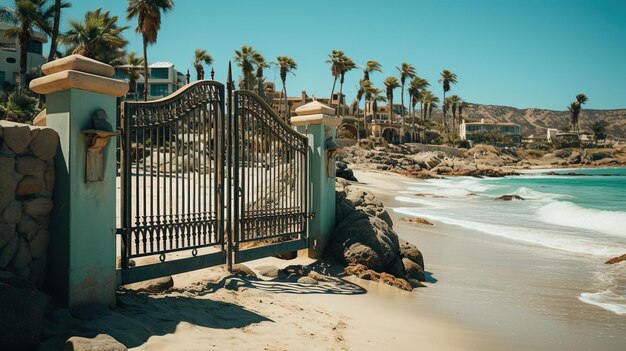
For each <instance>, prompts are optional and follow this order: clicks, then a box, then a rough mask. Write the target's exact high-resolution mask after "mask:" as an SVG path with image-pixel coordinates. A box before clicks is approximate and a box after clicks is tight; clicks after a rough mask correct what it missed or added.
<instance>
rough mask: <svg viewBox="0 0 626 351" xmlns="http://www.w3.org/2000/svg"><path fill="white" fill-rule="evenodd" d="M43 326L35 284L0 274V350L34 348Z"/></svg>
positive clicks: (41, 311)
mask: <svg viewBox="0 0 626 351" xmlns="http://www.w3.org/2000/svg"><path fill="white" fill-rule="evenodd" d="M42 328H43V310H42V308H41V304H40V301H39V297H38V292H37V289H35V287H34V285H32V284H30V283H28V282H26V281H24V280H21V279H18V278H15V277H0V350H35V349H36V348H37V345H39V339H40V337H41V332H42Z"/></svg>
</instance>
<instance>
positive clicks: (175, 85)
mask: <svg viewBox="0 0 626 351" xmlns="http://www.w3.org/2000/svg"><path fill="white" fill-rule="evenodd" d="M122 68H124V67H120V68H119V69H117V70H116V73H115V78H117V79H125V80H128V76H127V75H126V72H125V71H124V70H123V69H122ZM137 69H138V70H139V71H140V72H141V73H142V75H141V77H140V78H139V79H138V80H137V88H136V91H137V93H136V94H135V93H130V92H129V93H128V95H127V96H126V98H127V99H130V100H143V93H144V84H145V79H144V78H143V66H141V67H137ZM148 74H149V79H148V100H156V99H160V98H162V97H165V96H168V95H170V94H172V93H174V92H175V91H176V90H178V89H180V88H181V87H182V86H183V85H185V83H186V81H187V80H186V78H185V75H184V74H183V73H182V72H179V71H177V70H176V68H175V67H174V64H173V63H170V62H155V63H152V64H150V65H148ZM131 90H133V89H131Z"/></svg>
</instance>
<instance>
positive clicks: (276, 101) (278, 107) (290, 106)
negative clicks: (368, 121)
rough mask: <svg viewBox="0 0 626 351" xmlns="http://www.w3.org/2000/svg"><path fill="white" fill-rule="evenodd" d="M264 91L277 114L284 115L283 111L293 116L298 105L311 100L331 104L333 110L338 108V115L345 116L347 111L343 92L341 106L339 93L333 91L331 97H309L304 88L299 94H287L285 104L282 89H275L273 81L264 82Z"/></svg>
mask: <svg viewBox="0 0 626 351" xmlns="http://www.w3.org/2000/svg"><path fill="white" fill-rule="evenodd" d="M263 89H264V93H265V96H266V97H267V99H268V101H269V102H270V106H272V109H274V111H276V112H277V113H278V115H279V116H283V115H285V112H288V113H287V115H288V116H294V115H295V111H296V109H297V108H298V107H300V106H302V105H304V104H307V103H309V102H311V101H314V100H315V101H319V102H320V103H322V104H324V105H327V106H331V107H332V108H334V109H335V110H337V109H339V111H338V112H339V115H340V116H345V115H347V114H348V112H349V108H348V105H346V96H345V94H343V98H342V99H341V107H338V106H339V93H338V92H337V93H333V98H332V99H330V101H329V99H328V98H315V97H309V95H308V94H307V92H306V90H302V92H301V93H300V96H287V106H285V98H284V97H283V93H282V91H277V90H276V88H275V86H274V83H271V82H267V83H265V84H264V88H263Z"/></svg>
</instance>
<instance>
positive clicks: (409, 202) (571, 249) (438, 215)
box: [394, 168, 626, 315]
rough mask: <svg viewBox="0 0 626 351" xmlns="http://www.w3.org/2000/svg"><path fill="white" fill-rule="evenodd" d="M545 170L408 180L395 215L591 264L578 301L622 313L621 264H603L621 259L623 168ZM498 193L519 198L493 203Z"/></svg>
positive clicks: (625, 267) (625, 307) (624, 277)
mask: <svg viewBox="0 0 626 351" xmlns="http://www.w3.org/2000/svg"><path fill="white" fill-rule="evenodd" d="M546 172H547V171H545V170H542V171H533V172H528V173H524V174H523V175H521V176H513V177H505V178H474V177H453V178H446V179H434V180H427V181H420V182H410V183H407V190H406V191H403V192H402V194H400V196H398V197H397V198H396V199H397V200H400V201H402V202H404V203H405V204H406V207H402V208H396V209H394V210H395V211H397V212H400V213H404V214H407V215H414V216H419V217H425V218H429V219H431V220H436V221H441V222H444V223H448V224H452V225H457V226H460V227H465V228H469V229H474V230H477V231H479V232H481V233H482V234H484V235H490V236H498V237H504V238H507V239H510V240H514V241H517V242H520V243H524V244H526V245H531V246H536V247H539V248H541V249H545V250H552V251H555V252H557V253H559V254H563V255H573V256H577V257H579V258H580V259H585V260H591V261H593V262H598V267H597V268H598V269H597V272H596V274H595V277H594V284H593V285H592V286H593V289H590V291H586V292H583V293H581V294H580V296H579V297H578V298H579V300H580V301H581V302H584V303H589V304H592V305H595V306H598V307H599V308H604V309H606V310H609V311H611V312H613V313H616V314H621V315H626V262H622V263H620V264H616V265H612V266H608V265H604V264H603V262H604V261H605V260H606V259H609V258H611V257H615V256H619V255H623V254H626V168H597V169H567V170H551V172H557V173H559V174H567V173H570V172H574V173H576V174H577V175H576V176H573V175H572V176H570V175H547V174H545V173H546ZM415 194H423V195H426V196H415ZM429 194H433V195H438V196H429ZM501 195H519V196H521V197H522V198H524V199H525V200H524V201H520V200H514V201H501V200H496V198H497V197H498V196H501ZM590 287H591V285H590Z"/></svg>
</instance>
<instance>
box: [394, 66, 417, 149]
mask: <svg viewBox="0 0 626 351" xmlns="http://www.w3.org/2000/svg"><path fill="white" fill-rule="evenodd" d="M396 69H397V70H398V72H400V87H401V93H400V94H401V95H400V102H401V104H402V108H401V109H400V115H401V117H402V126H403V127H404V84H405V83H406V79H407V78H411V79H413V78H415V76H416V72H415V67H413V65H411V64H410V63H406V62H402V64H401V65H400V67H396ZM403 138H404V136H403V135H401V136H400V140H402V139H403Z"/></svg>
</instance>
